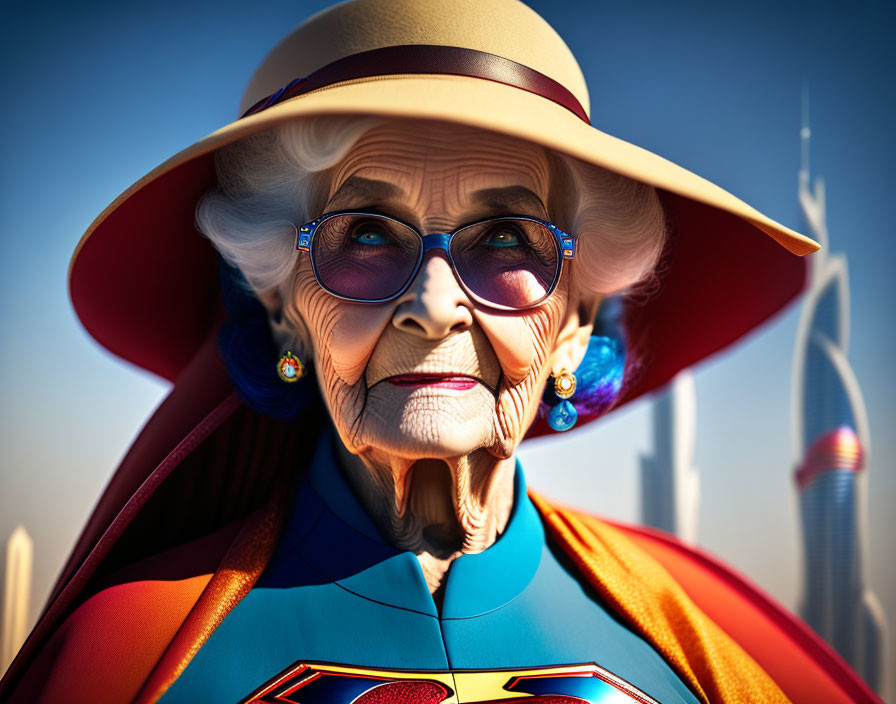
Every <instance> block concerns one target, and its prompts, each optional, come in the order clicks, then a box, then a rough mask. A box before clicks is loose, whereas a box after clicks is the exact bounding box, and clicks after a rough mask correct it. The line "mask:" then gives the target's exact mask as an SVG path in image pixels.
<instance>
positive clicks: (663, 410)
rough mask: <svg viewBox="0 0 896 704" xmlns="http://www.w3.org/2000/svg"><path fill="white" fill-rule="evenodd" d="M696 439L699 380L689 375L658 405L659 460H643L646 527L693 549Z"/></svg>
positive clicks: (676, 382)
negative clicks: (687, 544) (663, 533)
mask: <svg viewBox="0 0 896 704" xmlns="http://www.w3.org/2000/svg"><path fill="white" fill-rule="evenodd" d="M696 436H697V395H696V392H695V391H694V378H693V376H692V375H691V373H690V372H689V371H684V372H681V373H680V374H679V375H678V376H677V377H675V379H674V380H673V381H672V383H671V384H669V386H667V387H666V389H665V391H664V392H663V393H662V395H661V396H660V397H659V398H657V399H656V400H655V401H654V403H653V455H652V456H642V457H641V522H642V523H644V525H648V526H652V527H654V528H659V529H660V530H664V531H666V532H668V533H673V534H674V535H677V536H678V537H679V538H681V539H683V540H686V541H688V542H691V543H695V542H696V541H697V525H698V518H699V510H700V476H699V475H698V473H697V470H696V469H695V468H694V443H695V441H696Z"/></svg>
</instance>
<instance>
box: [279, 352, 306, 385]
mask: <svg viewBox="0 0 896 704" xmlns="http://www.w3.org/2000/svg"><path fill="white" fill-rule="evenodd" d="M277 376H279V377H280V379H282V380H283V381H285V382H286V383H287V384H291V383H293V382H294V381H298V380H299V379H301V378H302V377H303V376H305V365H304V364H302V360H301V359H299V358H298V357H296V355H294V354H293V352H292V350H286V352H284V353H283V355H282V356H281V357H280V359H278V360H277Z"/></svg>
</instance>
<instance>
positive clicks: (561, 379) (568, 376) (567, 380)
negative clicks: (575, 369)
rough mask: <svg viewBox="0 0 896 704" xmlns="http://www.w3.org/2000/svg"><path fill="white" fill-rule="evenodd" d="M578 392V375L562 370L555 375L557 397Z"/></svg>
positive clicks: (568, 395)
mask: <svg viewBox="0 0 896 704" xmlns="http://www.w3.org/2000/svg"><path fill="white" fill-rule="evenodd" d="M575 392H576V375H575V374H573V373H572V372H567V371H562V372H560V373H559V374H557V375H555V376H554V393H555V394H557V398H569V397H570V396H572V395H573V394H574V393H575Z"/></svg>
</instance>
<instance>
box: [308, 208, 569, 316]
mask: <svg viewBox="0 0 896 704" xmlns="http://www.w3.org/2000/svg"><path fill="white" fill-rule="evenodd" d="M296 249H298V250H300V251H303V252H308V253H309V255H310V256H311V267H312V269H313V271H314V277H315V278H316V279H317V282H318V283H319V284H320V285H321V287H323V288H324V289H325V290H326V291H328V292H329V293H331V294H333V295H334V296H337V297H339V298H343V299H345V300H348V301H357V302H363V303H381V302H384V301H390V300H392V299H394V298H397V297H398V296H400V295H401V294H403V293H404V292H405V291H407V289H408V287H409V286H410V285H411V282H412V281H413V280H414V277H416V276H417V273H418V272H419V271H420V267H421V266H422V264H423V259H424V257H425V255H426V252H428V251H429V250H431V249H441V250H442V251H444V252H445V254H446V256H447V258H448V262H449V264H450V265H451V268H452V269H453V270H454V274H455V276H456V278H457V281H458V282H459V283H460V285H461V287H462V288H463V289H464V291H465V292H466V293H467V295H469V296H470V297H471V298H472V299H474V300H476V301H478V302H479V303H482V304H483V305H486V306H489V307H491V308H497V309H500V310H524V309H526V308H532V307H533V306H537V305H538V304H540V303H542V302H543V301H544V300H545V299H547V298H548V296H550V295H551V293H553V291H554V289H555V288H556V286H557V282H558V281H559V280H560V272H561V270H562V267H563V260H564V259H572V258H573V257H575V253H576V236H575V235H568V234H566V233H565V232H563V231H562V230H561V229H559V228H558V227H556V226H555V225H553V224H551V223H549V222H547V221H545V220H539V219H537V218H530V217H526V216H518V215H513V216H505V217H496V218H488V219H486V220H477V221H476V222H473V223H469V224H467V225H463V226H461V227H459V228H457V229H456V230H454V231H453V232H447V233H442V232H437V233H431V234H428V235H424V234H422V233H421V232H420V231H419V230H418V229H417V228H415V227H413V226H411V225H408V224H407V223H406V222H402V221H401V220H397V219H396V218H393V217H390V216H388V215H381V214H379V213H368V212H355V211H339V212H332V213H326V214H324V215H321V216H320V217H318V218H315V219H314V220H312V221H311V222H309V223H306V224H305V225H302V226H301V227H299V228H298V231H297V238H296Z"/></svg>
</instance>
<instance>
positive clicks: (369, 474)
mask: <svg viewBox="0 0 896 704" xmlns="http://www.w3.org/2000/svg"><path fill="white" fill-rule="evenodd" d="M340 445H341V443H340ZM340 464H341V465H342V469H343V471H344V472H345V475H346V479H347V481H348V483H349V484H350V485H351V487H352V489H353V490H354V492H355V494H356V496H357V497H358V500H359V501H360V502H361V504H362V505H363V506H364V509H365V510H366V511H367V513H368V515H369V516H370V517H371V519H372V520H373V522H374V523H375V524H376V526H377V528H378V529H379V530H380V532H381V533H382V534H383V535H384V536H385V537H386V539H387V540H389V541H390V542H391V543H392V544H393V545H394V546H395V547H397V548H399V549H401V550H410V551H412V552H414V553H416V555H417V558H418V559H419V560H420V566H421V567H422V568H423V574H424V576H425V577H426V583H427V585H428V586H429V591H430V593H431V594H432V595H433V597H434V598H435V600H436V603H437V604H440V602H441V598H442V592H443V585H444V580H445V575H446V574H447V572H448V568H449V567H450V565H451V563H452V562H453V561H454V560H455V559H456V558H457V557H459V556H460V555H464V554H467V553H477V552H482V551H483V550H485V549H486V548H488V547H489V546H490V545H492V544H493V543H494V542H495V540H497V538H498V536H499V535H500V534H501V533H503V532H504V530H505V528H506V527H507V521H508V520H509V518H510V511H511V508H512V507H513V474H514V466H515V461H514V460H513V458H510V459H499V458H497V457H495V456H494V455H491V454H489V453H488V452H486V451H485V450H477V451H475V452H473V453H471V454H469V455H463V456H461V457H456V458H449V459H406V458H401V457H390V456H387V455H385V454H382V455H381V454H379V453H377V452H375V451H373V452H369V453H365V454H364V455H363V456H358V455H352V454H351V453H349V452H348V451H347V450H346V449H345V448H344V447H340Z"/></svg>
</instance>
